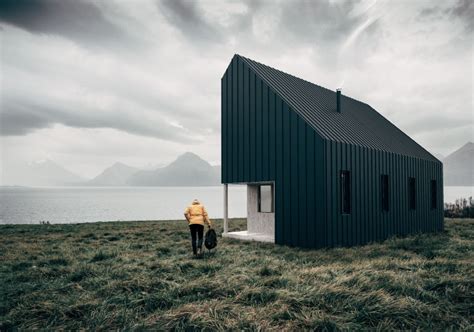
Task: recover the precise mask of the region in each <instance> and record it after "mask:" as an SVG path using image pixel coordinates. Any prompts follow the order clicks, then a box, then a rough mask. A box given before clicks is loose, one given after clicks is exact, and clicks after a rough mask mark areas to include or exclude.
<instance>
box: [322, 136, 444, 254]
mask: <svg viewBox="0 0 474 332" xmlns="http://www.w3.org/2000/svg"><path fill="white" fill-rule="evenodd" d="M325 145H326V155H327V158H326V160H327V162H328V165H327V167H328V173H327V174H328V179H327V183H328V185H327V190H328V201H327V207H328V212H329V215H330V216H331V217H330V218H329V219H328V223H329V226H330V227H329V228H330V229H331V231H330V232H329V233H328V235H327V237H328V241H329V243H328V246H353V245H358V244H365V243H368V242H372V241H379V240H383V239H387V238H389V237H391V236H393V235H406V234H410V233H417V232H436V231H440V230H442V229H443V198H442V197H438V204H437V209H436V210H432V209H431V207H430V197H431V196H430V181H431V180H436V181H437V190H438V193H439V194H440V196H442V190H443V184H442V180H443V178H442V164H441V163H438V162H431V161H427V160H423V159H418V158H412V157H406V156H400V155H397V154H394V153H388V152H383V151H377V150H374V149H370V148H365V147H357V146H354V145H350V144H345V143H339V142H332V141H327V142H326V144H325ZM341 170H348V171H350V172H351V197H352V200H351V201H352V204H351V205H352V211H351V213H350V214H349V215H343V214H341V212H340V211H341V199H340V197H341V192H340V189H341V186H340V182H339V181H340V177H339V174H340V171H341ZM382 174H387V175H388V176H389V211H388V212H384V211H382V205H381V187H380V181H381V175H382ZM409 177H414V178H415V180H416V209H415V210H413V211H412V210H409V206H408V178H409Z"/></svg>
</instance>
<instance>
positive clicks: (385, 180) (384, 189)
mask: <svg viewBox="0 0 474 332" xmlns="http://www.w3.org/2000/svg"><path fill="white" fill-rule="evenodd" d="M380 182H381V183H380V184H381V186H380V188H381V196H382V211H388V175H387V174H382V176H381V178H380Z"/></svg>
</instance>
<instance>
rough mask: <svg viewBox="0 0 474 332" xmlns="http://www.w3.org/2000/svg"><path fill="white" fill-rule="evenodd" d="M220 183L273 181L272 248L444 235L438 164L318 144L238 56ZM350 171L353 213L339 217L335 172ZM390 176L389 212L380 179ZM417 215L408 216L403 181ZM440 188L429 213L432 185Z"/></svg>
mask: <svg viewBox="0 0 474 332" xmlns="http://www.w3.org/2000/svg"><path fill="white" fill-rule="evenodd" d="M221 86H222V102H221V107H222V182H223V183H248V182H261V181H274V182H275V241H276V243H278V244H288V245H294V246H301V247H311V248H320V247H334V246H352V245H359V244H365V243H368V242H372V241H376V240H382V239H386V238H388V237H390V236H392V235H397V234H399V235H405V234H409V233H414V232H431V231H438V230H441V229H442V228H443V211H442V209H443V190H442V188H443V183H442V180H443V178H442V164H441V163H440V162H438V161H430V160H425V159H422V158H415V157H408V156H406V155H401V154H397V153H393V152H386V151H381V150H379V149H374V148H370V147H366V146H360V145H357V144H348V143H342V142H337V141H334V140H326V139H323V138H322V137H321V136H320V135H319V134H318V133H317V131H316V130H315V129H314V128H313V126H311V125H310V124H308V122H307V121H306V120H305V119H304V118H303V117H302V116H301V115H300V114H299V113H298V112H296V111H295V110H294V109H292V108H291V107H290V106H289V105H288V103H287V102H286V101H284V100H283V99H282V98H281V97H280V96H279V94H278V93H276V92H275V91H274V89H273V88H272V87H269V86H268V85H267V84H266V83H265V82H264V81H263V80H262V78H261V77H260V75H259V74H258V73H257V72H255V70H253V68H252V67H251V66H249V65H248V64H247V63H246V62H245V61H243V60H242V58H240V57H234V58H233V59H232V62H231V64H230V65H229V67H228V69H227V71H226V73H225V75H224V76H223V78H222V82H221ZM334 112H335V111H334ZM341 170H349V171H350V172H351V198H352V199H351V208H352V210H351V214H349V215H342V214H341V200H340V196H341V193H340V183H339V181H340V171H341ZM381 174H388V175H389V185H390V187H389V188H390V193H389V195H390V196H389V202H390V208H389V211H388V212H383V211H382V209H381V197H380V175H381ZM410 176H413V177H415V178H416V185H417V209H416V210H415V211H409V210H408V202H407V199H408V194H407V193H408V177H410ZM432 179H433V180H436V181H437V185H438V208H437V209H436V210H431V209H430V205H429V202H430V201H429V200H430V192H429V190H430V186H429V182H430V180H432Z"/></svg>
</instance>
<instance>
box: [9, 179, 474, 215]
mask: <svg viewBox="0 0 474 332" xmlns="http://www.w3.org/2000/svg"><path fill="white" fill-rule="evenodd" d="M246 193H247V191H246V188H245V187H244V186H229V216H230V217H244V216H245V215H246V211H247V201H246ZM469 196H474V187H445V188H444V200H445V202H454V201H455V200H456V199H457V198H460V197H466V198H467V197H469ZM195 197H197V198H199V199H200V200H201V201H202V202H203V203H204V204H205V205H206V206H207V209H208V212H209V214H210V216H211V218H221V217H222V215H223V192H222V187H193V188H183V187H161V188H158V187H120V188H111V187H104V188H90V187H82V188H76V187H73V188H0V224H30V223H32V224H37V223H39V221H41V220H47V221H50V222H51V223H80V222H93V221H112V220H167V219H182V218H183V211H184V208H185V207H186V205H187V204H189V203H190V202H191V201H192V199H193V198H195Z"/></svg>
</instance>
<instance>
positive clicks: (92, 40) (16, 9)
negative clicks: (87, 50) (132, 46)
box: [0, 0, 135, 48]
mask: <svg viewBox="0 0 474 332" xmlns="http://www.w3.org/2000/svg"><path fill="white" fill-rule="evenodd" d="M0 21H1V22H3V23H7V24H10V25H14V26H16V27H19V28H21V29H24V30H27V31H29V32H31V33H35V34H52V35H58V36H62V37H64V38H67V39H70V40H73V41H75V42H78V43H79V44H87V45H90V46H94V47H100V48H106V47H110V46H113V45H115V46H116V45H119V44H120V41H121V40H123V39H127V37H128V36H127V34H126V32H125V31H123V30H122V29H121V28H120V27H118V26H117V25H116V24H114V23H112V22H111V21H109V20H108V19H107V18H106V17H105V16H104V15H103V13H102V11H101V9H100V8H99V7H98V6H97V5H96V4H95V3H93V2H89V1H84V0H3V1H1V2H0ZM128 42H131V40H128ZM133 43H135V42H133Z"/></svg>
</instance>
